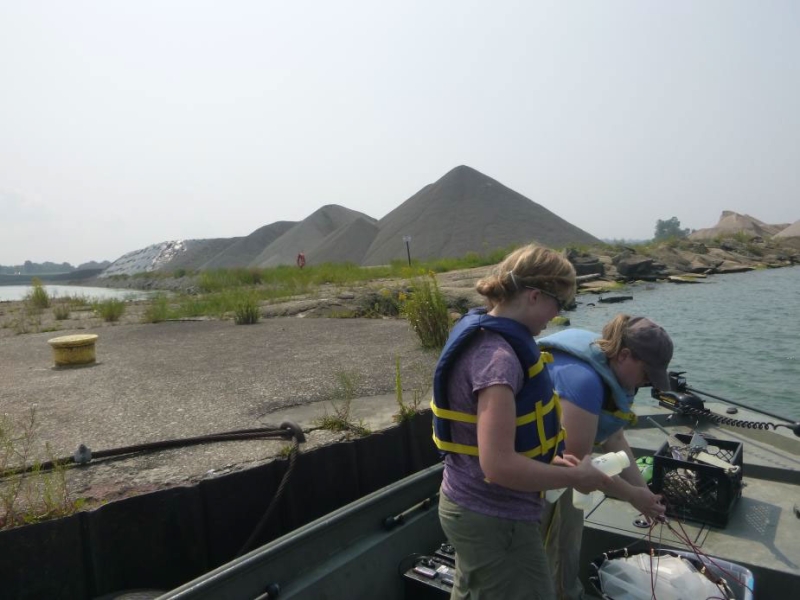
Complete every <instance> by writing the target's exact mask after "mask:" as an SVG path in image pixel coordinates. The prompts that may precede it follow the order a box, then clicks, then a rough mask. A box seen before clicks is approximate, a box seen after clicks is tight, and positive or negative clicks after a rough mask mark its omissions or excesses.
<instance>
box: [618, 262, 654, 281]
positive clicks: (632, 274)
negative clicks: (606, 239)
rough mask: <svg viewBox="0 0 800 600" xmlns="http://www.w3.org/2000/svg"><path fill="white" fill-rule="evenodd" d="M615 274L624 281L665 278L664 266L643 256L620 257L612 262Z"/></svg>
mask: <svg viewBox="0 0 800 600" xmlns="http://www.w3.org/2000/svg"><path fill="white" fill-rule="evenodd" d="M614 264H615V266H616V267H617V273H619V274H620V275H621V276H622V277H625V278H626V279H629V280H630V279H642V280H644V281H654V280H656V279H663V278H664V277H666V273H665V272H664V271H665V269H666V267H665V265H663V264H661V263H659V262H657V261H655V260H653V259H652V258H647V257H644V256H621V257H618V259H615V260H614Z"/></svg>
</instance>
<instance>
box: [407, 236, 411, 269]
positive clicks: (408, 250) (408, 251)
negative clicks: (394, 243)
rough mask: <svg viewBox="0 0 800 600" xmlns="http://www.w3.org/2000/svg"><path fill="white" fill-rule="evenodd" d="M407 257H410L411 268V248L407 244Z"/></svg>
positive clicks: (409, 264)
mask: <svg viewBox="0 0 800 600" xmlns="http://www.w3.org/2000/svg"><path fill="white" fill-rule="evenodd" d="M406 255H408V266H409V267H410V266H411V248H410V247H409V243H408V242H406Z"/></svg>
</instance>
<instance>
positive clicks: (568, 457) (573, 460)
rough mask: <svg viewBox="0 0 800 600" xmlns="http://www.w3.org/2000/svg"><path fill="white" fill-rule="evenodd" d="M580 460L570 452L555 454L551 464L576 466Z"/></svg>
mask: <svg viewBox="0 0 800 600" xmlns="http://www.w3.org/2000/svg"><path fill="white" fill-rule="evenodd" d="M580 462H581V461H580V459H579V458H577V457H575V456H573V455H572V454H565V455H564V456H561V455H556V457H555V458H554V459H553V463H552V464H554V465H556V466H559V467H577V466H578V465H579V464H580Z"/></svg>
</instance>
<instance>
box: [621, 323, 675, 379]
mask: <svg viewBox="0 0 800 600" xmlns="http://www.w3.org/2000/svg"><path fill="white" fill-rule="evenodd" d="M622 343H623V345H624V346H625V347H626V348H628V349H630V351H631V352H633V354H634V356H635V358H638V359H639V360H641V361H643V362H644V365H645V372H646V373H647V378H648V379H649V380H650V383H651V384H652V385H653V387H654V388H656V389H657V390H662V391H669V389H670V384H669V374H668V373H667V367H669V361H671V360H672V340H671V339H670V337H669V335H667V332H666V331H665V330H664V328H663V327H661V326H660V325H657V324H656V323H653V321H651V320H650V319H646V318H645V317H632V318H631V319H629V320H628V324H627V326H626V327H625V332H624V333H623V334H622Z"/></svg>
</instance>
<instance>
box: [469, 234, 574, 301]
mask: <svg viewBox="0 0 800 600" xmlns="http://www.w3.org/2000/svg"><path fill="white" fill-rule="evenodd" d="M526 287H533V288H538V289H541V290H544V291H546V292H549V293H551V294H553V295H555V296H557V297H558V298H559V300H561V302H562V304H565V305H569V304H572V302H573V300H574V299H575V289H576V283H575V267H573V266H572V263H570V262H569V261H568V260H567V259H566V258H565V257H564V256H563V255H562V254H560V253H558V252H555V251H554V250H550V249H549V248H543V247H541V246H536V245H534V244H529V245H527V246H523V247H521V248H518V249H516V250H514V252H512V253H511V254H509V255H508V256H506V257H505V258H504V259H503V261H502V262H500V263H499V264H498V265H496V266H495V267H494V269H493V270H492V272H491V274H490V275H489V276H488V277H486V278H484V279H481V280H480V281H478V283H477V284H476V286H475V290H476V291H477V292H478V293H479V294H480V295H481V296H484V297H485V298H486V302H487V303H488V304H489V307H490V308H494V307H495V306H497V305H498V304H502V303H503V302H507V301H508V300H511V299H512V298H513V297H514V296H516V295H517V294H518V293H519V292H521V291H523V290H524V289H525V288H526Z"/></svg>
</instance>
